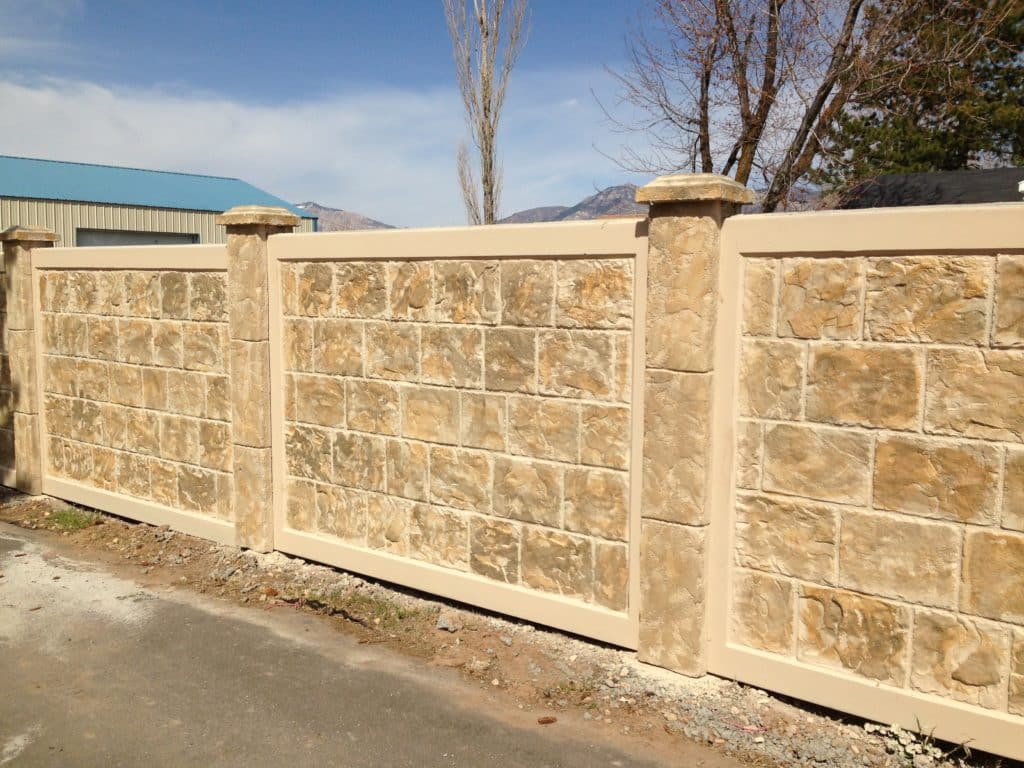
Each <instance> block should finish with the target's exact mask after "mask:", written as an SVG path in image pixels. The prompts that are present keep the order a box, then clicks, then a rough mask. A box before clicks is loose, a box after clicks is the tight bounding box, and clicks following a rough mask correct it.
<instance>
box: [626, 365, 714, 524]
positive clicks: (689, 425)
mask: <svg viewBox="0 0 1024 768" xmlns="http://www.w3.org/2000/svg"><path fill="white" fill-rule="evenodd" d="M710 414H711V377H710V376H709V375H707V374H686V373H674V372H672V371H648V372H647V375H646V391H645V393H644V466H643V484H644V486H643V506H642V510H643V516H644V517H645V518H653V519H658V520H667V521H669V522H679V523H688V524H691V525H698V524H701V523H705V522H707V515H706V513H705V510H704V500H705V498H706V496H707V482H708V480H707V471H708V469H707V468H708V445H709V433H710V425H709V422H710V418H711V416H710Z"/></svg>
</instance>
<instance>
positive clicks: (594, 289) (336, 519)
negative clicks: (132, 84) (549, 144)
mask: <svg viewBox="0 0 1024 768" xmlns="http://www.w3.org/2000/svg"><path fill="white" fill-rule="evenodd" d="M281 277H282V281H281V289H282V311H283V314H284V316H283V318H282V330H283V338H282V343H283V350H282V352H283V354H282V361H283V366H284V372H283V382H282V383H283V385H284V387H285V397H284V398H283V399H284V411H285V413H284V415H285V429H284V433H285V434H284V438H285V445H284V452H285V469H286V473H287V477H286V478H283V482H284V483H285V485H286V487H287V488H288V501H287V502H286V513H285V519H286V522H287V525H288V527H290V528H292V529H294V530H297V531H301V532H305V533H315V534H317V535H321V536H327V537H335V538H338V539H339V540H341V541H343V542H345V543H346V544H349V545H355V546H360V547H366V548H368V549H372V550H377V551H381V552H387V553H389V554H391V555H395V556H399V557H407V558H411V559H414V560H419V561H423V562H427V563H431V564H434V565H438V566H441V567H444V568H449V569H452V570H453V571H459V572H465V573H470V574H474V575H476V576H482V577H484V578H487V579H491V580H494V581H496V582H501V583H503V584H511V585H516V586H520V587H527V588H530V589H534V590H537V591H539V592H544V593H550V594H558V595H561V596H564V597H568V598H570V599H574V600H578V601H581V602H583V603H590V604H593V605H595V606H600V607H603V608H606V609H610V610H613V611H626V610H628V609H629V604H628V603H629V601H628V596H629V573H630V563H629V557H628V553H629V547H628V540H629V530H630V529H629V520H630V502H629V493H628V489H629V480H630V478H629V471H630V448H631V421H632V418H631V416H632V414H631V407H630V402H631V397H632V391H633V387H632V385H631V384H632V382H631V376H632V361H631V355H632V343H631V342H632V326H633V312H634V305H633V295H634V285H633V280H634V270H633V260H632V259H631V258H630V259H623V258H607V259H604V258H588V259H580V260H577V259H562V260H557V259H545V258H534V259H521V260H520V259H506V260H500V261H493V260H476V259H471V260H422V261H395V262H359V261H338V262H315V263H298V262H297V263H287V264H283V265H282V271H281ZM54 333H55V334H56V335H58V336H59V334H60V329H59V328H55V329H54ZM183 335H184V332H183ZM68 338H69V341H68V342H67V343H75V341H74V333H73V332H71V333H69V335H68ZM209 346H210V345H209V344H207V345H206V346H205V347H201V349H206V348H207V347H209ZM182 347H183V350H184V347H185V343H184V341H183V342H182ZM185 357H189V355H188V354H187V353H185V352H183V358H185ZM189 359H205V358H197V356H196V355H192V356H191V357H190V358H189ZM53 378H54V379H55V380H58V381H61V382H63V381H64V380H65V379H66V378H68V375H66V374H64V373H63V372H62V371H59V370H55V371H54V373H53ZM70 378H71V382H68V385H69V386H74V387H78V386H80V384H79V381H78V379H79V377H77V376H76V375H71V377H70ZM93 378H95V379H97V381H96V382H95V384H94V385H95V386H102V383H101V381H100V380H101V379H102V375H101V373H100V372H97V375H96V376H95V377H93ZM72 382H73V383H72ZM703 402H704V406H703V407H705V408H706V407H707V395H706V394H705V395H704V398H703ZM666 405H668V404H666ZM680 439H681V440H682V439H683V437H681V438H680ZM200 442H202V441H200ZM236 442H237V441H236ZM200 453H201V454H202V456H203V460H204V461H206V462H207V463H210V464H215V463H217V462H219V461H221V460H224V459H223V457H220V456H216V455H214V454H209V455H207V453H206V452H205V450H204V449H202V448H200Z"/></svg>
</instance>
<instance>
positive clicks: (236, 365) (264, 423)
mask: <svg viewBox="0 0 1024 768" xmlns="http://www.w3.org/2000/svg"><path fill="white" fill-rule="evenodd" d="M230 349H231V421H232V424H234V441H235V442H236V443H238V444H239V445H248V446H250V447H252V448H263V447H266V446H269V445H270V345H269V342H266V341H237V340H235V339H232V340H231V348H230Z"/></svg>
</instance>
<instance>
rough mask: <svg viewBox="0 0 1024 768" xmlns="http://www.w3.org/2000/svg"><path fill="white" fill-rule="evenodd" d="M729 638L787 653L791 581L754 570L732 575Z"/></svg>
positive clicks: (791, 621) (791, 623)
mask: <svg viewBox="0 0 1024 768" xmlns="http://www.w3.org/2000/svg"><path fill="white" fill-rule="evenodd" d="M733 590H734V591H733V597H732V599H733V602H732V616H731V617H730V620H731V626H730V631H731V639H732V640H733V641H734V642H738V643H741V644H743V645H745V646H748V647H750V648H757V649H759V650H762V651H769V652H771V653H782V654H786V655H787V656H788V655H791V654H792V653H793V633H794V629H795V626H794V615H795V613H796V608H795V596H796V590H795V588H794V586H793V582H792V581H788V580H785V579H779V578H776V577H774V576H769V575H768V574H765V573H757V572H756V571H741V572H739V573H736V575H735V576H734V577H733Z"/></svg>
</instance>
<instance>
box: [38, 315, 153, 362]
mask: <svg viewBox="0 0 1024 768" xmlns="http://www.w3.org/2000/svg"><path fill="white" fill-rule="evenodd" d="M161 327H163V324H162V323H161V324H160V326H158V330H159V328H161ZM86 328H87V331H86V332H87V333H88V334H89V340H88V352H89V357H95V358H99V359H100V360H116V359H117V321H116V320H114V319H112V318H109V317H90V318H89V319H88V320H87V321H86ZM166 343H167V342H166V341H165V340H164V339H163V338H162V337H158V336H156V335H154V337H153V347H154V352H155V353H156V354H157V356H158V357H157V360H156V362H157V363H160V359H159V355H160V353H161V351H162V350H163V347H164V346H165V345H166ZM47 347H48V348H52V346H51V345H49V344H47Z"/></svg>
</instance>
